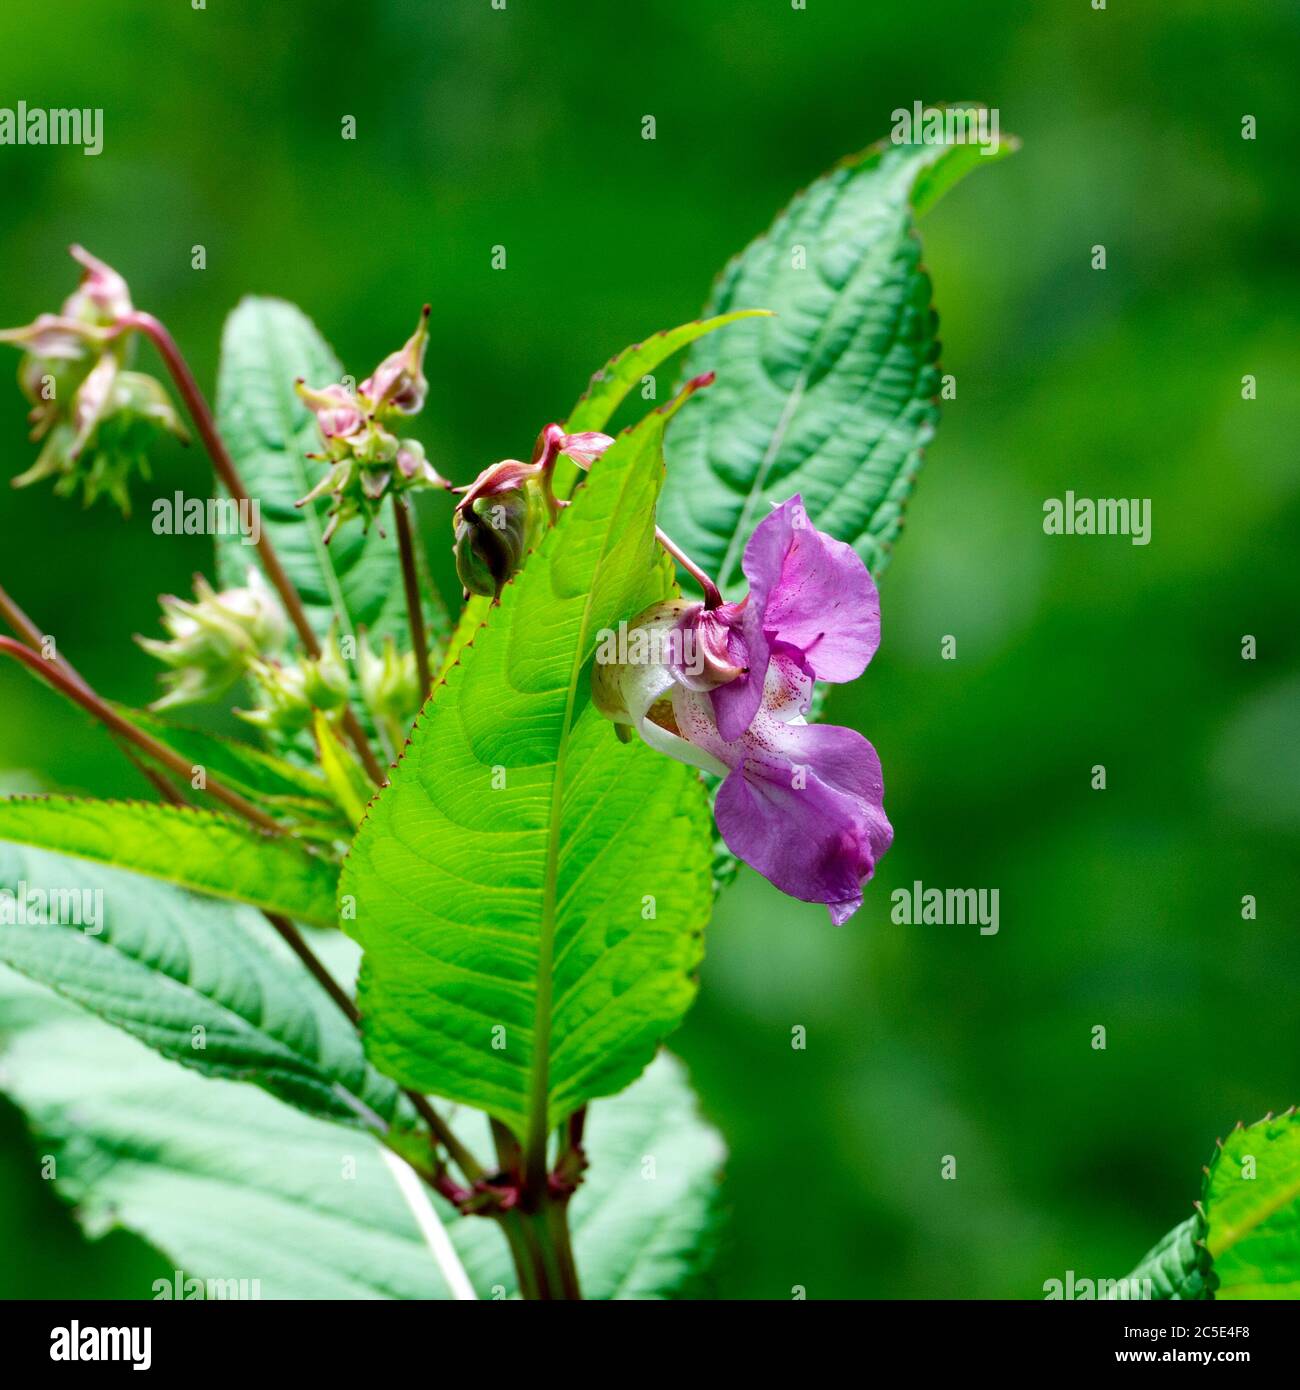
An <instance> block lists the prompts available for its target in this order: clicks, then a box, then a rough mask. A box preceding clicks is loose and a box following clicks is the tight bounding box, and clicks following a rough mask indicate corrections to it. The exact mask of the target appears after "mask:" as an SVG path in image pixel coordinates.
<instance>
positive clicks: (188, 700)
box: [136, 569, 288, 710]
mask: <svg viewBox="0 0 1300 1390" xmlns="http://www.w3.org/2000/svg"><path fill="white" fill-rule="evenodd" d="M194 592H195V595H196V601H195V602H193V603H191V602H188V601H187V600H185V599H179V598H176V597H174V596H173V595H170V594H168V595H165V596H164V597H163V599H162V609H163V618H162V622H163V627H164V628H165V629H166V630H167V633H168V640H167V641H162V640H159V639H156V638H148V637H137V638H136V641H137V642H138V643H139V644H140V646H141V647H142V648H143V649H144V650H145V651H147V652H148V653H149V655H150V656H153V657H156V658H157V659H158V660H159V661H161V662H163V663H164V665H166V666H167V667H168V668H169V670H168V672H167V674H166V676H165V677H164V679H165V680H166V682H167V685H168V690H167V693H166V694H165V695H164V696H163V697H162V698H161V699H160V700H156V701H155V702H154V704H153V706H152V708H153V709H156V710H160V709H170V708H172V707H174V706H176V705H185V704H193V703H195V702H197V701H202V700H212V699H217V698H219V697H220V696H222V695H224V694H225V693H226V691H228V690H229V689H230V688H231V686H233V685H234V684H235V682H236V681H237V680H239V678H240V677H241V676H243V675H244V674H245V673H246V672H247V671H248V670H249V669H250V668H251V666H252V665H253V664H254V663H255V662H257V661H259V660H262V659H265V658H266V657H270V656H274V655H275V654H276V653H278V652H279V651H281V650H282V649H283V647H284V644H285V640H286V638H287V636H288V625H287V623H286V621H285V616H284V612H283V610H282V609H281V608H280V604H279V600H278V599H277V598H276V597H275V595H274V593H272V591H271V589H270V588H269V587H268V585H267V583H266V581H265V580H264V579H263V578H262V575H261V573H260V571H258V570H255V569H250V570H249V572H248V582H247V584H246V585H245V587H243V588H237V589H226V590H223V591H222V592H221V593H217V592H216V591H215V590H214V589H213V588H212V586H211V585H210V584H209V583H208V581H207V580H206V579H204V578H203V576H202V575H199V576H198V577H197V578H196V579H195V581H194Z"/></svg>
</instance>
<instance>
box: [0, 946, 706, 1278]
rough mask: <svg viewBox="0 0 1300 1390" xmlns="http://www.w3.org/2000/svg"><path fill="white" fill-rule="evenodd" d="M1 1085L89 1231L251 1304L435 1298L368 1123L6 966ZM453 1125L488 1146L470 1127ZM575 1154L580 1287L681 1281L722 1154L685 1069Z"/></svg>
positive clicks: (602, 1126) (599, 1129)
mask: <svg viewBox="0 0 1300 1390" xmlns="http://www.w3.org/2000/svg"><path fill="white" fill-rule="evenodd" d="M334 939H335V940H338V938H337V937H335V938H334ZM0 1088H2V1089H3V1090H4V1091H6V1092H7V1093H8V1094H9V1095H10V1096H12V1097H13V1099H14V1100H15V1101H16V1102H17V1103H18V1104H19V1105H21V1106H22V1107H23V1109H24V1110H25V1111H26V1112H27V1116H28V1121H29V1124H30V1126H31V1129H32V1132H33V1136H34V1138H35V1140H36V1141H37V1143H38V1144H39V1146H40V1148H39V1152H41V1153H48V1154H51V1155H52V1156H53V1158H54V1161H55V1169H54V1171H55V1183H54V1185H55V1190H56V1191H57V1192H58V1193H59V1194H60V1195H61V1196H63V1197H64V1199H65V1200H67V1201H69V1202H71V1203H73V1204H74V1208H75V1213H76V1216H77V1219H78V1220H79V1221H80V1222H81V1224H82V1225H83V1227H84V1228H85V1229H86V1230H87V1232H88V1234H90V1235H91V1236H99V1235H102V1234H104V1233H105V1232H107V1231H109V1230H111V1229H114V1228H117V1227H126V1228H127V1229H130V1230H133V1231H136V1232H137V1233H139V1234H140V1235H142V1236H143V1237H144V1238H145V1239H147V1240H149V1241H151V1242H152V1243H153V1244H154V1245H155V1246H156V1247H157V1248H158V1249H159V1250H160V1251H162V1252H163V1253H164V1255H166V1256H167V1257H168V1258H169V1259H172V1260H174V1261H175V1265H176V1267H177V1268H178V1269H180V1270H183V1271H184V1272H185V1274H186V1275H188V1276H191V1277H194V1278H198V1279H201V1280H208V1279H213V1280H219V1281H226V1280H232V1279H233V1280H239V1279H246V1280H249V1281H252V1280H254V1279H256V1280H258V1281H259V1283H258V1289H257V1292H258V1293H259V1294H260V1296H261V1297H262V1298H267V1299H269V1298H304V1299H305V1298H313V1299H315V1298H321V1299H324V1298H345V1299H351V1298H430V1299H445V1298H448V1297H449V1296H450V1291H449V1289H448V1287H447V1285H446V1283H445V1282H444V1281H443V1279H442V1278H441V1277H440V1275H439V1272H438V1268H437V1266H436V1265H435V1263H434V1261H433V1260H432V1258H431V1257H430V1254H429V1251H428V1250H427V1248H426V1247H425V1245H424V1243H423V1241H422V1240H421V1238H420V1236H419V1234H418V1232H417V1230H416V1227H415V1223H414V1221H413V1220H412V1218H411V1215H410V1213H409V1211H408V1209H407V1208H406V1206H405V1205H404V1203H403V1201H402V1198H401V1197H400V1196H399V1195H398V1190H397V1188H396V1186H395V1185H394V1183H393V1179H392V1176H391V1175H390V1173H389V1172H388V1170H387V1169H386V1168H385V1166H384V1164H383V1162H382V1160H381V1158H380V1149H379V1145H378V1143H377V1142H376V1141H375V1140H374V1139H373V1138H372V1137H371V1136H369V1135H367V1134H364V1133H358V1132H356V1131H349V1130H346V1129H341V1128H339V1127H338V1126H337V1125H335V1124H330V1123H327V1122H325V1121H323V1120H320V1119H316V1118H313V1117H311V1116H309V1115H305V1114H303V1113H301V1112H300V1111H296V1110H292V1109H290V1108H289V1107H288V1106H286V1105H282V1104H280V1103H279V1102H278V1101H276V1100H274V1099H273V1098H272V1097H271V1096H269V1095H267V1094H266V1093H265V1092H261V1091H257V1090H255V1089H253V1088H252V1087H249V1086H241V1085H238V1084H236V1083H234V1082H229V1081H221V1080H211V1079H208V1078H205V1077H203V1076H201V1075H198V1074H197V1073H195V1072H190V1071H185V1070H183V1069H182V1068H181V1067H179V1066H177V1065H175V1064H174V1063H172V1062H168V1061H166V1060H164V1059H163V1058H161V1057H159V1056H157V1055H156V1054H153V1053H151V1052H149V1051H147V1050H146V1049H145V1048H143V1047H142V1046H141V1045H140V1044H139V1043H137V1042H135V1041H133V1040H132V1039H131V1038H129V1037H127V1036H126V1035H125V1034H123V1033H120V1032H117V1031H115V1030H113V1029H110V1028H108V1027H107V1026H106V1025H104V1024H103V1023H100V1022H99V1021H97V1020H96V1019H94V1018H91V1017H90V1016H89V1015H87V1014H85V1013H84V1012H82V1011H81V1010H79V1009H75V1008H74V1007H73V1006H71V1005H70V1004H68V1003H66V1002H64V1001H62V1000H60V999H57V998H55V997H54V995H52V994H51V993H50V992H49V991H48V990H45V989H41V988H39V987H38V986H35V985H32V984H29V983H27V982H26V981H23V980H21V979H20V978H19V977H17V976H16V975H14V974H13V973H12V972H11V971H8V970H5V969H3V968H0ZM467 1118H469V1117H467ZM484 1128H486V1127H485V1126H484ZM464 1138H465V1139H466V1141H467V1142H473V1143H475V1144H476V1145H479V1146H482V1147H485V1146H484V1145H483V1140H484V1139H485V1138H486V1136H485V1135H484V1134H483V1133H481V1132H480V1131H479V1129H478V1128H477V1126H476V1125H471V1127H470V1132H467V1133H466V1134H465V1135H464ZM587 1150H588V1153H589V1155H590V1157H591V1160H592V1162H591V1168H590V1169H589V1171H588V1176H587V1182H586V1183H585V1184H584V1186H583V1187H582V1188H581V1189H579V1192H578V1194H577V1196H576V1197H575V1198H574V1199H573V1204H572V1208H571V1215H572V1220H571V1225H572V1227H573V1232H574V1248H575V1252H576V1258H577V1261H578V1264H579V1267H580V1268H581V1269H582V1271H583V1279H584V1285H585V1287H584V1293H585V1294H586V1296H587V1297H588V1298H665V1297H669V1296H671V1295H673V1294H675V1293H677V1292H680V1291H681V1290H683V1288H685V1287H687V1285H688V1283H689V1281H690V1280H692V1279H693V1278H695V1277H696V1276H697V1275H698V1273H699V1270H700V1267H701V1263H702V1261H703V1259H704V1258H705V1256H706V1255H707V1252H708V1241H707V1239H702V1236H707V1233H708V1232H709V1231H710V1230H711V1229H713V1227H714V1225H715V1215H714V1213H715V1210H716V1201H717V1191H718V1188H717V1169H718V1167H719V1165H720V1164H721V1161H722V1158H723V1148H722V1142H721V1140H720V1139H719V1137H718V1136H717V1134H716V1133H715V1132H714V1131H713V1130H712V1129H710V1128H709V1127H708V1126H707V1125H706V1124H704V1123H703V1121H701V1119H700V1118H699V1115H698V1113H697V1112H696V1109H695V1105H694V1101H693V1098H692V1097H691V1094H690V1090H689V1088H688V1086H687V1084H686V1081H685V1078H684V1076H683V1072H682V1068H681V1066H680V1065H679V1064H678V1063H676V1062H675V1061H674V1059H672V1058H670V1057H667V1056H661V1057H660V1058H659V1059H658V1060H657V1061H656V1062H655V1063H654V1064H653V1065H652V1066H651V1067H650V1068H649V1069H648V1070H647V1072H646V1074H645V1075H644V1076H643V1077H642V1078H641V1080H639V1081H638V1082H636V1083H635V1084H634V1085H633V1086H631V1087H630V1088H629V1089H628V1090H627V1091H625V1092H624V1093H623V1094H622V1095H620V1096H617V1097H615V1098H614V1099H612V1100H608V1101H601V1102H599V1103H598V1104H597V1105H595V1106H594V1107H593V1108H592V1112H591V1116H590V1119H589V1122H588V1141H587ZM646 1154H653V1155H654V1156H655V1180H654V1181H653V1182H647V1181H646V1180H645V1177H644V1158H645V1155H646ZM432 1201H433V1205H434V1207H435V1209H436V1211H437V1212H438V1214H439V1215H440V1216H441V1217H442V1219H443V1223H444V1225H446V1226H447V1227H448V1229H449V1232H450V1234H451V1238H452V1242H453V1244H454V1246H455V1248H456V1251H457V1252H458V1254H459V1256H460V1258H461V1260H462V1262H463V1264H464V1266H465V1269H466V1270H467V1272H468V1273H469V1276H470V1279H471V1281H472V1282H473V1284H474V1286H475V1288H476V1289H477V1290H478V1292H479V1294H480V1295H481V1296H482V1297H483V1298H491V1297H494V1296H495V1292H496V1290H497V1289H500V1290H502V1291H504V1292H505V1293H507V1294H513V1293H514V1291H515V1280H514V1274H513V1271H512V1269H511V1266H510V1261H509V1258H508V1255H507V1253H506V1249H505V1245H504V1242H503V1240H502V1237H501V1234H500V1232H499V1231H498V1230H497V1228H496V1227H495V1225H493V1224H492V1223H491V1222H488V1221H485V1220H482V1219H479V1218H463V1217H457V1216H456V1215H455V1214H454V1213H453V1212H452V1211H451V1210H450V1208H448V1207H447V1206H446V1205H445V1204H443V1203H442V1202H440V1201H439V1200H438V1199H436V1198H434V1199H432ZM249 1287H250V1291H251V1283H250V1286H249ZM73 1292H75V1290H74V1291H73ZM152 1293H153V1290H151V1289H141V1290H139V1294H140V1296H141V1297H142V1298H144V1297H150V1296H151V1295H152Z"/></svg>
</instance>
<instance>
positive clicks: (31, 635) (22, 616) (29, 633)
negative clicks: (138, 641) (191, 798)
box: [0, 585, 183, 800]
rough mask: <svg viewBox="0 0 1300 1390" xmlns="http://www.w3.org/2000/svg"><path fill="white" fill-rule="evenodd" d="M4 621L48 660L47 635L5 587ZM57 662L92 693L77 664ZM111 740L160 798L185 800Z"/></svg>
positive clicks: (1, 599)
mask: <svg viewBox="0 0 1300 1390" xmlns="http://www.w3.org/2000/svg"><path fill="white" fill-rule="evenodd" d="M0 618H3V619H4V620H5V622H7V623H8V624H9V626H10V627H11V628H13V630H14V632H16V633H17V634H18V636H19V637H21V638H22V640H23V641H24V642H25V643H26V644H27V646H29V647H30V648H31V649H32V651H33V652H35V653H36V654H37V655H38V656H41V657H42V660H44V656H43V649H44V646H45V634H44V633H43V632H42V631H41V630H40V628H38V627H37V626H36V624H35V623H34V622H32V620H31V619H30V618H29V617H28V616H27V614H26V613H24V612H23V610H22V608H21V607H20V606H19V605H18V603H17V602H16V601H15V600H14V599H13V598H12V597H11V595H10V594H9V593H8V592H7V591H6V590H5V588H4V587H3V585H0ZM53 659H54V661H55V662H57V663H58V664H59V665H60V666H61V667H62V668H63V670H64V671H65V672H66V674H67V675H68V676H69V677H70V678H71V679H72V680H74V681H76V683H77V684H78V685H80V686H81V687H82V688H83V689H85V690H89V689H90V686H89V685H88V684H87V683H86V681H85V680H83V679H82V677H81V675H80V673H79V672H78V671H77V669H76V668H75V667H74V666H73V664H72V663H71V662H70V661H68V660H67V659H66V658H64V657H62V656H59V655H58V654H57V649H56V654H55V656H54V658H53ZM110 733H111V731H110ZM111 736H112V739H113V742H114V743H115V744H116V745H117V746H118V748H120V749H121V750H122V754H123V756H124V757H125V758H126V760H127V761H128V762H129V763H130V764H131V766H132V767H133V768H135V770H136V771H137V772H138V773H139V774H140V775H141V776H142V777H143V778H145V780H146V781H147V782H148V783H149V784H150V785H151V786H152V787H153V789H154V790H155V791H156V792H157V793H158V794H159V796H162V797H164V798H166V799H167V800H175V799H183V798H179V793H177V792H176V789H175V788H174V787H173V786H172V784H171V783H170V782H169V781H168V780H167V779H166V778H165V777H164V776H163V775H162V773H160V772H159V771H157V769H155V768H152V767H150V766H149V764H148V763H147V762H145V761H144V759H143V758H142V757H140V755H139V754H138V753H137V752H136V751H135V749H134V748H132V747H131V745H130V744H129V743H126V742H124V741H123V740H122V739H121V738H119V737H118V736H117V735H116V734H112V735H111Z"/></svg>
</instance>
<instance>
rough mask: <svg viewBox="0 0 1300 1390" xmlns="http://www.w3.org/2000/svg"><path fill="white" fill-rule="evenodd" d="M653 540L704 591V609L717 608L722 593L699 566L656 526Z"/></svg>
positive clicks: (720, 601)
mask: <svg viewBox="0 0 1300 1390" xmlns="http://www.w3.org/2000/svg"><path fill="white" fill-rule="evenodd" d="M655 539H656V540H657V541H658V542H659V544H660V545H661V546H663V548H664V549H665V550H666V551H667V552H668V553H669V555H671V556H672V557H673V559H674V560H676V561H677V563H678V564H679V565H680V566H681V567H682V568H683V569H684V570H685V571H686V573H687V574H689V575H690V576H691V578H692V579H693V580H695V582H696V583H697V584H698V585H699V586H700V588H701V589H702V590H703V591H704V606H705V608H709V609H713V608H717V607H719V606H720V605H721V603H722V592H721V590H720V589H719V588H718V586H717V585H716V584H715V583H714V582H713V580H712V579H710V578H709V576H708V575H707V574H705V572H704V571H703V570H702V569H701V568H700V566H699V565H697V564H696V563H695V561H694V560H692V559H691V557H690V556H689V555H688V554H687V553H686V552H685V551H684V550H683V549H682V548H681V546H679V545H678V544H677V542H676V541H674V540H673V539H672V538H671V537H670V536H668V535H667V534H666V533H665V532H664V531H662V530H661V529H660V528H659V527H658V526H656V527H655Z"/></svg>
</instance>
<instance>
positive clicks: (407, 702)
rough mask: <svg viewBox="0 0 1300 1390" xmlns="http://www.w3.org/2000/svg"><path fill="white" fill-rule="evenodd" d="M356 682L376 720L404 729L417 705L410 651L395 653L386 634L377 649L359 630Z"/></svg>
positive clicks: (416, 678)
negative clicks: (376, 649)
mask: <svg viewBox="0 0 1300 1390" xmlns="http://www.w3.org/2000/svg"><path fill="white" fill-rule="evenodd" d="M357 684H358V685H359V686H360V688H361V698H362V700H364V701H365V705H366V708H367V709H369V710H370V711H371V713H372V714H373V715H374V716H375V718H376V719H382V720H385V721H388V722H391V723H393V724H396V725H398V726H400V727H401V728H403V729H405V728H407V727H409V725H410V723H411V721H412V719H414V718H415V713H416V711H417V710H418V709H419V708H420V675H419V669H418V667H417V665H416V660H415V653H414V652H399V651H398V650H397V643H396V642H395V641H394V640H393V638H392V636H391V635H389V636H387V637H385V638H384V640H383V642H382V643H381V645H380V648H379V650H378V651H377V652H376V651H375V650H374V648H372V647H371V645H370V643H369V641H368V640H367V638H366V635H365V633H362V634H361V636H360V638H359V639H358V641H357Z"/></svg>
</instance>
